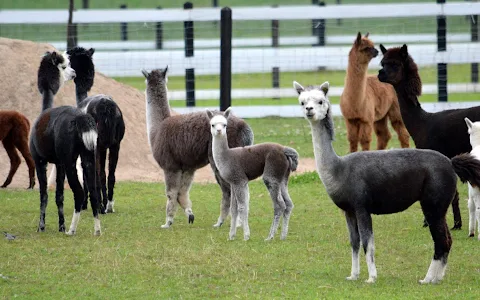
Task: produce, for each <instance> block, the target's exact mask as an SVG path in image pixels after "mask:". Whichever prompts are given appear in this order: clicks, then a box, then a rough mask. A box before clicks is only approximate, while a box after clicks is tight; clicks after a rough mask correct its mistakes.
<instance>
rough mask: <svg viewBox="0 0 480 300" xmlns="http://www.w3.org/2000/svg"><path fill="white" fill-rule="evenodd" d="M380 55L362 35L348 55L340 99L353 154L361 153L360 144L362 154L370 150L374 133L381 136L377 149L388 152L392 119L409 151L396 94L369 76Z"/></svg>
mask: <svg viewBox="0 0 480 300" xmlns="http://www.w3.org/2000/svg"><path fill="white" fill-rule="evenodd" d="M377 54H378V50H377V49H375V47H374V44H373V42H372V41H371V40H370V39H368V33H367V34H366V35H365V36H364V37H363V38H362V35H361V33H360V32H359V33H358V35H357V38H356V40H355V42H354V43H353V46H352V49H351V50H350V53H349V54H348V68H347V75H346V76H345V88H344V90H343V93H342V95H341V96H340V109H341V111H342V114H343V116H344V118H345V124H346V127H347V137H348V142H349V143H350V152H356V151H357V146H358V142H359V141H360V144H361V146H362V150H370V142H371V140H372V130H373V129H374V130H375V134H376V135H377V149H379V150H381V149H385V148H386V147H387V144H388V141H389V140H390V138H391V135H390V131H389V130H388V119H390V123H391V124H392V127H393V129H395V131H396V132H397V135H398V139H399V140H400V145H401V146H402V148H408V147H409V139H410V136H409V135H408V132H407V129H405V125H404V124H403V121H402V116H401V114H400V108H399V107H398V101H397V95H396V94H395V90H394V89H393V88H392V86H390V85H389V84H385V83H382V82H380V81H379V80H378V79H377V76H375V75H367V71H368V64H369V63H370V61H371V60H372V58H374V57H376V56H377Z"/></svg>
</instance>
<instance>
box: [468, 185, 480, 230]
mask: <svg viewBox="0 0 480 300" xmlns="http://www.w3.org/2000/svg"><path fill="white" fill-rule="evenodd" d="M478 193H479V191H478V188H477V190H476V193H475V194H474V196H473V197H472V198H473V199H472V202H473V209H472V210H473V211H474V212H475V215H474V216H472V218H473V222H472V223H473V227H472V233H473V234H474V235H475V223H477V226H478V227H477V234H478V240H480V194H478ZM469 204H470V203H469Z"/></svg>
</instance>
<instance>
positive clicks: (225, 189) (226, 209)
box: [208, 154, 241, 227]
mask: <svg viewBox="0 0 480 300" xmlns="http://www.w3.org/2000/svg"><path fill="white" fill-rule="evenodd" d="M208 160H209V161H210V167H211V168H212V170H213V173H214V174H215V180H216V181H217V183H218V184H219V185H220V189H221V190H222V201H221V202H220V216H219V217H218V220H217V223H215V224H214V225H213V227H220V226H222V224H223V223H224V222H225V219H226V218H227V217H228V214H229V213H230V202H231V198H232V197H231V196H232V195H231V188H230V183H228V182H227V181H225V180H224V179H223V178H222V177H221V176H220V172H219V171H218V169H217V167H216V166H215V162H214V160H213V157H212V155H211V154H209V156H208ZM236 224H237V227H239V226H241V222H240V219H238V220H237V223H236Z"/></svg>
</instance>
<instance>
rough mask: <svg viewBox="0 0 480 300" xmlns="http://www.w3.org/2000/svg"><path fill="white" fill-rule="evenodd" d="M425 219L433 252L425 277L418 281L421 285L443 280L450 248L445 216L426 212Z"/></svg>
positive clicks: (450, 241)
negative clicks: (431, 240)
mask: <svg viewBox="0 0 480 300" xmlns="http://www.w3.org/2000/svg"><path fill="white" fill-rule="evenodd" d="M422 208H423V207H422ZM424 212H425V210H424ZM426 217H427V221H428V224H429V228H430V233H431V235H432V238H433V244H434V248H435V252H434V255H433V259H432V262H431V263H430V267H429V268H428V271H427V275H426V276H425V278H424V279H423V280H420V283H422V284H425V283H438V282H439V281H441V280H442V279H443V277H444V276H445V269H446V267H447V261H448V254H449V252H450V248H451V247H452V238H451V236H450V231H449V230H448V226H447V222H446V220H445V216H443V217H439V216H438V215H436V216H434V215H433V214H429V213H428V212H427V216H426Z"/></svg>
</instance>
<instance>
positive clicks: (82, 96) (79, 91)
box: [75, 85, 88, 106]
mask: <svg viewBox="0 0 480 300" xmlns="http://www.w3.org/2000/svg"><path fill="white" fill-rule="evenodd" d="M75 94H76V97H77V106H78V105H79V104H80V103H81V102H82V101H83V100H85V98H87V96H88V94H87V91H86V90H85V89H82V88H80V87H79V86H78V85H75Z"/></svg>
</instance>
